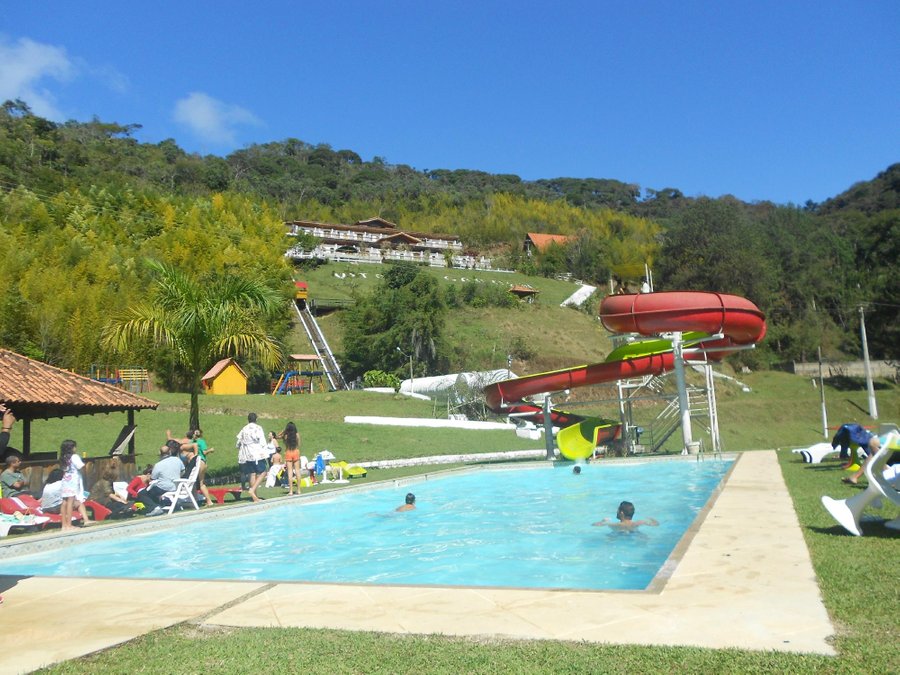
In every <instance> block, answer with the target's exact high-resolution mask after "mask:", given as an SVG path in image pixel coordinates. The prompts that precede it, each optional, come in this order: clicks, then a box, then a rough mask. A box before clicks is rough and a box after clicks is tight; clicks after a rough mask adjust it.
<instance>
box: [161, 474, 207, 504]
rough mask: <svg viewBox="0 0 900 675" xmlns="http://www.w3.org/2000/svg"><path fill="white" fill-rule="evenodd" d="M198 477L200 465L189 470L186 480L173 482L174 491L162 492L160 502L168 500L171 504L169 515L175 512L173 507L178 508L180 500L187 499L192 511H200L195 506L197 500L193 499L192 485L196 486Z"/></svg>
mask: <svg viewBox="0 0 900 675" xmlns="http://www.w3.org/2000/svg"><path fill="white" fill-rule="evenodd" d="M199 475H200V465H199V464H195V465H194V468H193V469H191V473H190V474H189V475H188V477H187V478H179V479H178V480H176V481H175V489H174V490H170V491H169V492H164V493H163V494H162V495H160V500H162V499H168V500H169V501H170V502H171V504H170V505H169V515H170V516H171V515H172V512H173V511H175V507H177V506H178V502H179V501H180V500H182V499H187V500H189V501H190V502H191V504H193V505H194V509H196V510H197V511H199V510H200V507H199V506H198V505H197V500H196V499H195V498H194V485H196V484H197V476H199Z"/></svg>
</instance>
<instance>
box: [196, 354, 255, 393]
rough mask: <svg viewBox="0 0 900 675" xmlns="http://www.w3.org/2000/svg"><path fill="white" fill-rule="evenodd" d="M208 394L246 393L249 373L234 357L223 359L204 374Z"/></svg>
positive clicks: (204, 383)
mask: <svg viewBox="0 0 900 675" xmlns="http://www.w3.org/2000/svg"><path fill="white" fill-rule="evenodd" d="M202 379H203V386H204V387H205V389H206V393H207V394H246V393H247V374H246V373H245V372H244V371H243V370H241V367H240V366H239V365H238V364H237V363H235V361H234V359H232V358H228V359H222V360H221V361H219V362H218V363H217V364H216V365H214V366H213V367H212V368H210V369H209V372H207V373H206V375H204V376H203V378H202Z"/></svg>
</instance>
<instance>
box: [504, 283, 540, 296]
mask: <svg viewBox="0 0 900 675" xmlns="http://www.w3.org/2000/svg"><path fill="white" fill-rule="evenodd" d="M509 292H510V293H513V294H515V295H537V294H538V293H540V291H539V290H538V289H536V288H532V287H531V286H519V285H516V286H512V287H511V288H510V289H509Z"/></svg>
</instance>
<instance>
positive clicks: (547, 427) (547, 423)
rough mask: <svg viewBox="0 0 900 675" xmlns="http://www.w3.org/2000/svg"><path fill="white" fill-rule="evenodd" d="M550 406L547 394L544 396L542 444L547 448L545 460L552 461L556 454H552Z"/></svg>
mask: <svg viewBox="0 0 900 675" xmlns="http://www.w3.org/2000/svg"><path fill="white" fill-rule="evenodd" d="M551 405H552V403H551V402H550V395H549V394H547V395H545V396H544V444H545V447H546V448H547V459H550V460H553V459H556V454H555V453H554V452H553V420H552V419H550V406H551Z"/></svg>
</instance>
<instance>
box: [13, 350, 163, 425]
mask: <svg viewBox="0 0 900 675" xmlns="http://www.w3.org/2000/svg"><path fill="white" fill-rule="evenodd" d="M0 401H2V402H3V403H4V404H6V405H8V406H9V407H10V408H11V409H12V411H13V412H14V413H15V415H16V417H17V418H19V419H47V418H50V417H65V416H67V415H92V414H94V413H106V412H118V411H125V410H145V409H155V408H156V407H157V406H158V405H159V404H158V403H157V402H156V401H151V400H150V399H149V398H144V397H143V396H138V395H137V394H132V393H131V392H128V391H125V390H123V389H119V388H118V387H114V386H112V385H109V384H105V383H104V382H97V381H96V380H92V379H90V378H87V377H83V376H81V375H76V374H75V373H70V372H69V371H67V370H61V369H59V368H55V367H53V366H50V365H47V364H46V363H42V362H41V361H35V360H33V359H29V358H28V357H26V356H22V355H21V354H16V353H15V352H11V351H9V350H6V349H0Z"/></svg>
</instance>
